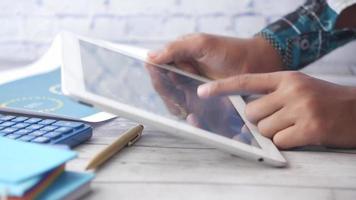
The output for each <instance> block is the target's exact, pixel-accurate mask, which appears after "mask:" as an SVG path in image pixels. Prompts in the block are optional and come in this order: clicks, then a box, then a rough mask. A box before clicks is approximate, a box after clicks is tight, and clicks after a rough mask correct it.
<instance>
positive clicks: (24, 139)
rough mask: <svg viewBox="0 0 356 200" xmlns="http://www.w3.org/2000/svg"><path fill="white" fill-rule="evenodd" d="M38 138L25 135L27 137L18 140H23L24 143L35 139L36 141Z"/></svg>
mask: <svg viewBox="0 0 356 200" xmlns="http://www.w3.org/2000/svg"><path fill="white" fill-rule="evenodd" d="M35 138H36V137H35V136H32V135H25V136H22V137H20V138H17V139H18V140H21V141H24V142H29V141H31V140H33V139H35Z"/></svg>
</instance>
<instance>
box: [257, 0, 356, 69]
mask: <svg viewBox="0 0 356 200" xmlns="http://www.w3.org/2000/svg"><path fill="white" fill-rule="evenodd" d="M355 3H356V0H307V2H306V3H305V4H304V5H302V6H301V7H299V8H298V9H297V10H296V11H295V12H293V13H291V14H288V15H287V16H285V17H283V18H281V19H280V20H278V21H276V22H274V23H272V24H270V25H269V26H267V27H266V28H264V29H263V30H262V31H261V32H260V33H258V35H260V36H262V37H263V38H265V39H266V40H267V41H268V42H269V43H270V44H271V45H272V46H273V47H274V48H275V49H276V50H277V51H278V53H279V54H280V55H281V57H282V59H283V63H284V65H285V67H286V68H287V69H288V70H298V69H300V68H302V67H304V66H306V65H308V64H310V63H312V62H314V61H316V60H317V59H319V58H321V57H323V56H324V55H326V54H328V53H329V52H331V51H332V50H334V49H336V48H338V47H340V46H342V45H344V44H346V43H348V42H350V41H352V40H354V39H356V29H342V30H340V29H335V23H336V20H337V18H338V15H339V14H340V13H341V11H342V10H343V9H345V8H347V7H348V6H351V5H353V4H355Z"/></svg>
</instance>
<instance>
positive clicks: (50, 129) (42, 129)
mask: <svg viewBox="0 0 356 200" xmlns="http://www.w3.org/2000/svg"><path fill="white" fill-rule="evenodd" d="M57 128H58V126H45V127H43V128H41V131H53V130H55V129H57Z"/></svg>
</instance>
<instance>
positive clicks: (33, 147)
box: [0, 137, 77, 189]
mask: <svg viewBox="0 0 356 200" xmlns="http://www.w3.org/2000/svg"><path fill="white" fill-rule="evenodd" d="M76 155H77V154H76V153H75V152H73V151H69V150H63V149H59V148H55V147H50V146H45V145H39V144H32V143H26V142H20V141H16V140H12V139H7V138H2V137H0V160H1V164H0V183H3V184H6V183H17V184H18V183H20V182H24V181H36V178H35V177H38V176H40V175H41V174H44V173H45V172H48V171H49V170H52V169H54V168H56V167H58V166H60V165H62V164H63V163H66V162H67V161H69V160H71V159H73V158H75V157H76ZM31 178H34V179H33V180H32V179H31ZM30 179H31V180H30ZM0 189H1V188H0Z"/></svg>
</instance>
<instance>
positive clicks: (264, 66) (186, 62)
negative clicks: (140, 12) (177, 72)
mask: <svg viewBox="0 0 356 200" xmlns="http://www.w3.org/2000/svg"><path fill="white" fill-rule="evenodd" d="M148 57H149V60H150V61H151V62H153V63H155V64H174V65H176V67H178V68H181V69H183V70H186V71H188V72H191V73H195V74H199V75H201V76H205V77H208V78H211V79H221V78H226V77H230V76H233V75H237V74H242V73H257V72H259V73H261V72H272V71H280V70H282V62H281V59H280V57H279V55H278V53H277V52H276V51H275V50H274V49H273V48H272V47H271V46H270V45H269V43H268V42H266V41H265V40H264V39H263V38H260V37H255V38H251V39H238V38H230V37H222V36H214V35H208V34H191V35H186V36H183V37H181V38H180V39H178V40H176V41H174V42H172V43H170V44H168V45H167V46H166V48H164V49H163V50H161V51H158V52H150V53H149V54H148Z"/></svg>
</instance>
